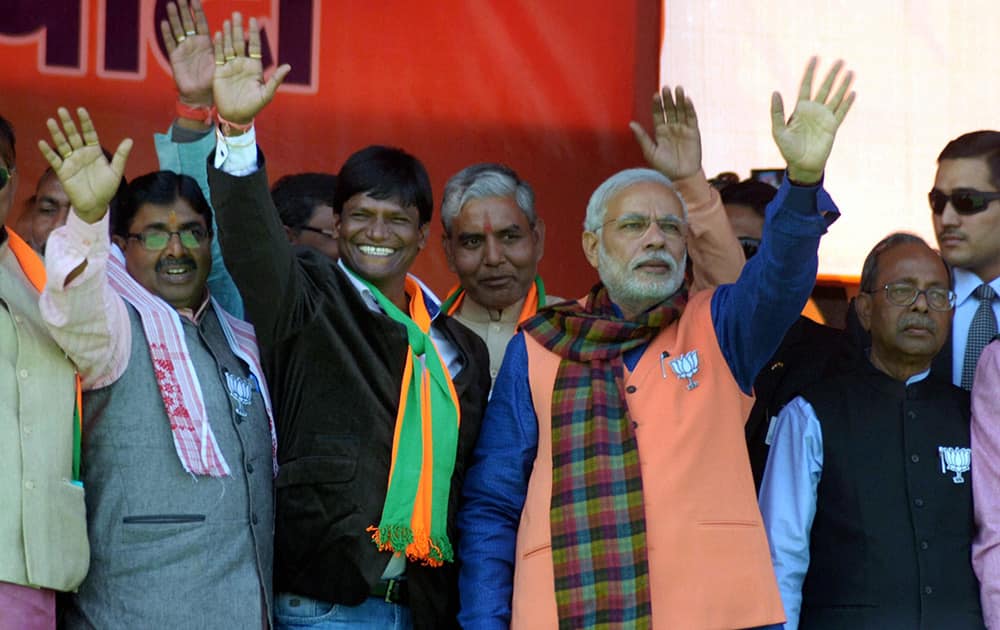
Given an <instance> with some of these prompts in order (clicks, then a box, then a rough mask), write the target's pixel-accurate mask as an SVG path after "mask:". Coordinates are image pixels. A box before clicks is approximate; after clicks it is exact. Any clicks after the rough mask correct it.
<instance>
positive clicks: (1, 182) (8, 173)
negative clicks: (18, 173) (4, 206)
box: [0, 166, 17, 190]
mask: <svg viewBox="0 0 1000 630" xmlns="http://www.w3.org/2000/svg"><path fill="white" fill-rule="evenodd" d="M15 170H17V169H14V168H7V167H6V166H0V190H3V189H4V188H6V187H7V182H9V181H10V178H11V177H13V176H14V171H15Z"/></svg>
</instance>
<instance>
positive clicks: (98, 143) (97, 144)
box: [87, 140, 101, 147]
mask: <svg viewBox="0 0 1000 630" xmlns="http://www.w3.org/2000/svg"><path fill="white" fill-rule="evenodd" d="M100 144H101V143H100V142H97V141H96V140H88V141H87V146H88V147H97V146H100Z"/></svg>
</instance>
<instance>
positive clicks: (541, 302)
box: [441, 275, 545, 324]
mask: <svg viewBox="0 0 1000 630" xmlns="http://www.w3.org/2000/svg"><path fill="white" fill-rule="evenodd" d="M463 299H465V289H463V288H462V286H461V285H459V284H456V285H455V286H454V287H452V288H451V291H449V292H448V297H446V298H445V299H444V302H441V310H442V311H444V312H445V313H447V314H448V315H454V314H455V311H457V310H458V309H459V307H460V306H462V300H463ZM539 306H545V284H544V283H543V282H542V277H541V276H539V275H536V276H535V281H534V282H533V283H532V285H531V287H530V288H528V293H527V295H525V296H524V304H523V305H522V306H521V313H520V315H518V316H517V323H518V324H523V323H524V322H525V321H527V320H528V319H531V318H532V317H534V316H535V313H537V312H538V307H539Z"/></svg>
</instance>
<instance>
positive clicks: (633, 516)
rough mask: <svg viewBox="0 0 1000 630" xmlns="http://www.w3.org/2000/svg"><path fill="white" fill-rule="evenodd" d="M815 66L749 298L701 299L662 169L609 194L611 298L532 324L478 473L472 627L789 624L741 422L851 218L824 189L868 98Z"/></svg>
mask: <svg viewBox="0 0 1000 630" xmlns="http://www.w3.org/2000/svg"><path fill="white" fill-rule="evenodd" d="M815 64H816V60H815V59H814V60H812V61H811V62H810V64H809V67H808V69H807V71H806V73H805V75H804V76H803V79H802V83H801V85H800V90H799V100H798V102H797V105H796V108H795V112H794V114H793V115H792V116H791V118H790V122H789V123H788V124H787V125H786V122H785V121H786V118H785V116H784V108H783V106H782V104H781V100H780V97H779V96H777V95H775V96H774V97H773V98H772V132H773V135H774V138H775V141H776V144H777V145H778V147H779V149H780V151H781V152H782V154H783V155H784V156H785V158H786V160H787V162H788V177H786V179H785V183H784V184H783V185H782V189H781V191H779V193H778V196H777V198H776V199H775V201H774V203H773V204H772V205H771V206H770V207H769V209H768V221H767V223H766V227H765V230H766V233H767V236H766V237H765V238H764V240H763V242H762V248H763V249H762V252H761V254H760V255H758V256H756V257H754V258H752V259H751V260H750V261H749V262H747V264H746V266H745V267H744V270H743V272H742V275H740V277H739V279H738V280H737V281H736V282H735V283H733V284H725V285H722V286H720V287H718V288H717V289H715V290H714V291H701V292H698V293H693V294H691V296H690V298H689V297H688V291H687V287H686V286H685V282H684V280H685V274H684V261H685V259H686V257H687V252H688V249H689V248H688V244H687V240H686V239H687V236H688V232H689V226H688V223H687V221H686V208H685V201H684V200H683V198H682V197H680V196H679V195H678V194H677V191H676V189H675V188H674V186H673V184H672V183H671V182H670V180H669V179H667V178H666V177H665V176H664V175H663V174H662V173H660V172H657V171H654V170H652V169H629V170H626V171H622V172H620V173H617V174H616V175H613V176H612V177H610V178H609V179H608V180H606V181H605V182H604V183H602V184H601V185H600V186H599V187H598V188H597V190H595V191H594V194H593V195H592V196H591V199H590V203H589V204H588V206H587V212H586V218H585V220H584V232H583V235H582V245H583V249H584V253H585V255H586V257H587V260H588V261H589V262H590V264H591V265H592V266H594V267H595V268H596V269H597V272H598V275H599V276H600V279H601V282H600V283H599V284H597V285H596V286H595V287H594V288H593V289H592V290H591V292H590V293H589V294H588V295H587V296H586V297H584V298H582V299H581V300H580V301H579V302H568V303H564V304H560V305H555V306H552V307H549V308H546V309H543V310H542V311H540V312H539V314H538V315H537V316H536V317H534V318H533V319H531V320H529V321H528V322H526V323H525V324H523V325H522V332H521V333H519V335H518V336H515V337H514V339H513V340H512V341H511V343H510V346H509V347H508V349H507V353H506V356H505V357H504V363H503V367H502V368H501V369H500V374H499V375H498V377H497V381H496V386H495V387H494V390H493V394H492V398H491V399H490V404H489V406H488V408H487V413H486V418H485V419H484V421H483V427H482V430H481V433H480V436H479V441H478V442H477V444H476V449H475V452H474V455H473V462H472V465H471V467H470V468H469V470H468V473H467V475H466V480H465V485H464V487H463V493H462V494H463V497H462V498H463V504H462V507H461V509H460V511H459V515H458V527H459V533H460V536H459V548H458V554H459V557H460V558H461V560H462V564H461V566H460V577H459V580H460V582H459V592H460V595H461V603H462V609H461V613H460V615H459V621H460V623H461V624H462V626H463V627H464V628H466V629H477V630H478V629H487V628H497V629H499V628H508V627H509V628H512V629H514V630H517V629H520V628H557V627H571V628H594V627H629V628H649V627H654V628H708V627H712V628H748V627H757V626H764V625H767V624H776V623H780V622H781V621H782V620H783V613H782V608H781V601H780V599H779V594H778V589H777V586H776V584H775V581H774V576H773V571H772V569H771V565H770V562H769V558H768V553H767V540H766V538H765V535H764V531H763V526H762V524H761V521H760V513H759V511H758V509H757V505H756V501H755V494H754V487H753V478H752V476H751V474H750V466H749V462H748V459H747V450H746V443H745V439H744V429H743V425H744V421H745V419H746V416H747V413H748V412H749V410H750V406H751V404H752V402H753V398H752V396H751V393H750V392H751V387H752V383H753V379H754V377H755V376H756V373H757V371H758V370H759V368H760V367H761V366H762V365H763V363H764V361H766V360H767V358H768V357H769V356H770V355H771V353H772V352H773V351H774V349H775V348H776V347H777V345H778V342H779V341H780V340H781V336H782V335H783V334H784V331H785V330H787V328H788V326H789V325H790V324H791V323H792V321H794V319H795V317H796V316H797V315H798V312H799V309H801V308H802V305H803V304H804V303H805V301H806V298H807V297H808V294H809V291H810V290H811V288H812V285H813V281H814V279H815V271H816V264H817V260H816V250H817V247H818V245H819V238H820V235H821V234H823V233H824V232H825V231H826V228H827V226H828V225H829V223H830V221H831V220H832V219H833V218H834V216H835V215H836V209H835V207H834V206H833V203H832V201H831V200H830V199H829V197H827V196H826V195H825V194H824V193H823V192H822V188H821V186H820V180H821V179H822V173H823V169H824V167H825V164H826V159H827V157H828V156H829V152H830V150H831V149H832V145H833V140H834V136H835V134H836V131H837V129H838V127H839V125H840V123H841V122H842V121H843V119H844V117H845V116H846V114H847V111H848V110H849V108H850V106H851V103H852V102H853V98H854V96H853V92H852V93H850V94H848V87H849V84H850V81H851V76H850V74H848V76H847V77H846V78H845V79H844V80H843V81H841V82H839V87H837V88H836V89H835V86H834V80H835V78H836V75H837V73H838V72H839V71H840V69H841V64H840V63H838V64H836V65H835V66H834V67H833V69H832V70H831V71H830V73H828V75H827V77H826V79H825V80H824V81H823V83H822V85H821V87H820V89H819V91H818V92H817V93H815V96H813V91H812V90H813V73H814V70H815ZM664 93H666V91H664ZM661 98H662V97H661ZM772 248H773V249H772Z"/></svg>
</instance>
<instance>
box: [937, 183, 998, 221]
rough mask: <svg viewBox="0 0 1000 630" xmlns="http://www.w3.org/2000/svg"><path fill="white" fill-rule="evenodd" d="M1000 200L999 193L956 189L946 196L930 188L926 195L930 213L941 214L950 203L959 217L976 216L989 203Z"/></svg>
mask: <svg viewBox="0 0 1000 630" xmlns="http://www.w3.org/2000/svg"><path fill="white" fill-rule="evenodd" d="M997 199H1000V192H983V191H981V190H973V189H971V188H965V189H961V188H960V189H958V190H954V191H952V193H951V194H950V195H946V194H944V193H943V192H941V191H940V190H938V189H937V188H932V189H931V191H930V192H929V193H927V200H928V201H929V202H930V204H931V212H933V213H934V214H941V213H942V212H944V207H945V206H946V205H948V202H949V201H950V202H951V207H952V208H954V209H955V212H957V213H958V214H961V215H967V214H977V213H979V212H982V211H983V210H985V209H986V208H988V207H989V205H990V202H992V201H995V200H997Z"/></svg>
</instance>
